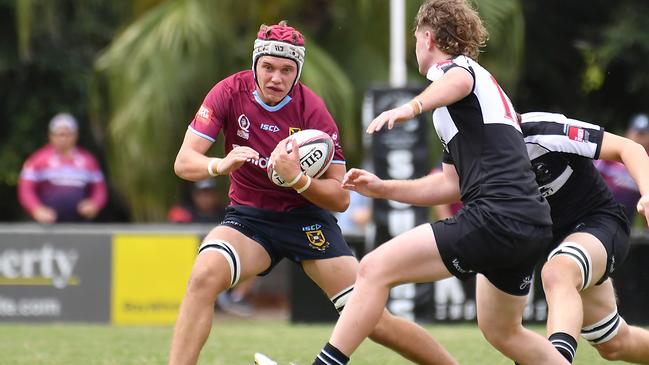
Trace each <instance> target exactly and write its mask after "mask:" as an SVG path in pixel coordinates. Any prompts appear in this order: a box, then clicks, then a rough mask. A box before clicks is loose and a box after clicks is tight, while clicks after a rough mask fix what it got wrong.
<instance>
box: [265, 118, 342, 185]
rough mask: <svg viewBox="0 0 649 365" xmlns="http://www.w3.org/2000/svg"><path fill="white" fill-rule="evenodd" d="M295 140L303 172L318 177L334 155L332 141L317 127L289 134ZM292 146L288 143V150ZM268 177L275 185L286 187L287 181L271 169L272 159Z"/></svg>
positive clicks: (269, 164) (267, 170)
mask: <svg viewBox="0 0 649 365" xmlns="http://www.w3.org/2000/svg"><path fill="white" fill-rule="evenodd" d="M291 137H293V138H294V139H295V142H297V145H298V147H299V153H300V167H301V168H302V171H304V173H305V174H307V175H309V176H311V177H312V178H318V177H320V176H321V175H322V174H324V172H325V171H327V169H328V168H329V164H331V160H332V159H333V157H334V141H333V139H331V136H329V135H328V134H327V133H325V132H322V131H319V130H317V129H305V130H303V131H299V132H296V133H293V134H292V135H291ZM291 150H292V146H291V145H288V152H290V151H291ZM266 172H268V178H269V179H270V181H272V182H273V183H275V185H279V186H283V187H288V182H286V181H284V179H282V178H281V177H280V176H279V175H278V174H277V173H276V172H275V169H273V161H269V163H268V167H267V168H266Z"/></svg>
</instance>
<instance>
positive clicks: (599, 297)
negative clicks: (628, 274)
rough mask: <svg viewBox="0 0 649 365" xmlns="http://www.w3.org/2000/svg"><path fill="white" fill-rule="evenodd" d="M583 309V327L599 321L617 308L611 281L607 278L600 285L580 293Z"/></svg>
mask: <svg viewBox="0 0 649 365" xmlns="http://www.w3.org/2000/svg"><path fill="white" fill-rule="evenodd" d="M581 300H582V303H583V308H584V322H583V325H584V326H589V325H591V324H594V323H597V322H599V321H601V320H602V319H603V318H605V317H606V316H608V315H610V314H611V313H613V312H614V311H615V310H616V308H617V302H616V300H615V289H614V288H613V281H612V279H611V278H608V279H607V280H606V281H604V282H603V283H601V284H600V285H595V286H592V287H590V288H588V289H586V290H584V291H582V292H581Z"/></svg>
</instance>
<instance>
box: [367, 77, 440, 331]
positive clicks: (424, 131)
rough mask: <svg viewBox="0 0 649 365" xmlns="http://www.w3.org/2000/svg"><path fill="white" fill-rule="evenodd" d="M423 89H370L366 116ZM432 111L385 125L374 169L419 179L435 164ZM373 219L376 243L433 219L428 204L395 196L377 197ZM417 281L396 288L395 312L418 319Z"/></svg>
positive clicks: (375, 143)
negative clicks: (411, 202)
mask: <svg viewBox="0 0 649 365" xmlns="http://www.w3.org/2000/svg"><path fill="white" fill-rule="evenodd" d="M420 92H421V89H417V88H397V89H395V88H376V89H372V90H370V91H369V92H368V95H367V97H366V103H367V104H368V105H366V106H365V107H364V108H363V111H364V114H365V115H364V116H363V120H365V121H366V122H369V121H371V120H372V119H374V118H375V117H376V116H378V115H379V114H381V113H382V112H383V111H385V110H388V109H392V108H394V107H397V106H400V105H403V104H405V103H407V102H408V101H410V100H412V98H413V97H415V96H417V95H418V94H419V93H420ZM429 115H430V114H429V113H424V114H421V115H419V116H418V117H416V118H414V119H412V120H409V121H407V122H404V123H400V124H397V125H396V126H395V127H394V128H393V129H391V130H388V129H387V126H385V127H384V128H383V129H382V130H381V131H379V132H377V133H374V134H373V135H372V139H371V156H372V166H373V171H374V173H375V174H376V175H377V176H378V177H380V178H382V179H397V180H405V179H416V178H418V177H422V176H425V175H426V174H428V173H429V172H430V170H431V168H432V165H431V163H430V158H429V155H430V150H429V148H428V131H429V124H430V123H431V121H430V116H429ZM373 207H374V208H373V212H372V214H373V219H374V224H375V226H376V236H375V239H376V245H378V244H381V243H383V242H386V241H387V240H389V239H390V238H392V237H394V236H396V235H398V234H400V233H402V232H405V231H407V230H409V229H411V228H414V227H415V226H417V225H419V224H422V223H424V222H426V221H428V220H429V208H428V207H415V206H412V205H409V204H403V203H398V202H395V201H391V200H385V199H375V200H374V204H373ZM416 292H417V288H416V285H415V284H407V285H402V286H398V287H396V288H393V289H392V291H391V292H390V300H389V302H388V308H389V309H390V311H392V312H393V313H395V314H398V315H400V316H403V317H406V318H409V319H414V314H415V313H414V309H415V300H416V298H415V295H416Z"/></svg>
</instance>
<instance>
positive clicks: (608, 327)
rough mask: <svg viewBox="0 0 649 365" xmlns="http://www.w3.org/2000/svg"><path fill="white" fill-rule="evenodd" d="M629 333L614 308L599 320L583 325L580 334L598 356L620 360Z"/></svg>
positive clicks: (627, 327)
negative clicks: (595, 350) (594, 349)
mask: <svg viewBox="0 0 649 365" xmlns="http://www.w3.org/2000/svg"><path fill="white" fill-rule="evenodd" d="M629 335H630V331H629V326H627V325H626V322H624V320H623V319H622V317H620V315H619V314H618V312H617V309H615V310H614V311H613V312H611V313H610V314H609V315H608V316H606V317H604V318H603V319H602V320H601V321H599V322H597V323H595V324H592V325H589V326H585V327H584V328H582V330H581V336H582V337H583V338H584V339H586V340H587V341H588V342H590V344H591V345H593V346H594V347H595V348H596V349H597V351H598V352H599V354H600V356H601V357H603V358H604V359H607V360H620V359H621V358H622V355H623V352H624V344H625V343H626V342H628V341H629V340H630V339H629Z"/></svg>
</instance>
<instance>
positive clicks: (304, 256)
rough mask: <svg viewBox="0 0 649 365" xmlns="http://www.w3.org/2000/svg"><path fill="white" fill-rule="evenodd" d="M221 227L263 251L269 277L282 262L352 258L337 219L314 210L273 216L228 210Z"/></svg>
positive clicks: (249, 210) (241, 208)
mask: <svg viewBox="0 0 649 365" xmlns="http://www.w3.org/2000/svg"><path fill="white" fill-rule="evenodd" d="M221 225H224V226H228V227H231V228H234V229H236V230H237V231H239V232H241V233H242V234H244V235H245V236H247V237H249V238H251V239H252V240H255V241H257V242H258V243H259V244H260V245H262V246H263V247H264V249H265V250H266V252H268V255H269V256H270V259H271V264H270V267H269V268H268V269H266V270H265V271H264V272H262V273H261V274H259V275H262V276H263V275H266V274H268V273H269V272H270V271H271V270H272V269H273V267H275V265H277V264H278V263H279V262H280V261H281V260H282V259H283V258H285V257H286V258H287V259H289V260H291V261H293V262H296V263H300V262H302V261H303V260H320V259H328V258H332V257H338V256H353V253H352V250H351V248H350V247H349V245H348V244H347V242H346V241H345V239H344V237H343V234H342V231H341V230H340V227H339V226H338V221H337V220H336V218H335V217H334V216H333V215H332V214H331V213H330V212H328V211H326V210H324V209H321V208H318V207H316V206H309V207H305V208H298V209H294V210H292V211H290V212H275V211H270V210H265V209H258V208H253V207H248V206H241V205H235V206H229V207H228V208H227V209H226V212H225V218H223V222H221Z"/></svg>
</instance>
